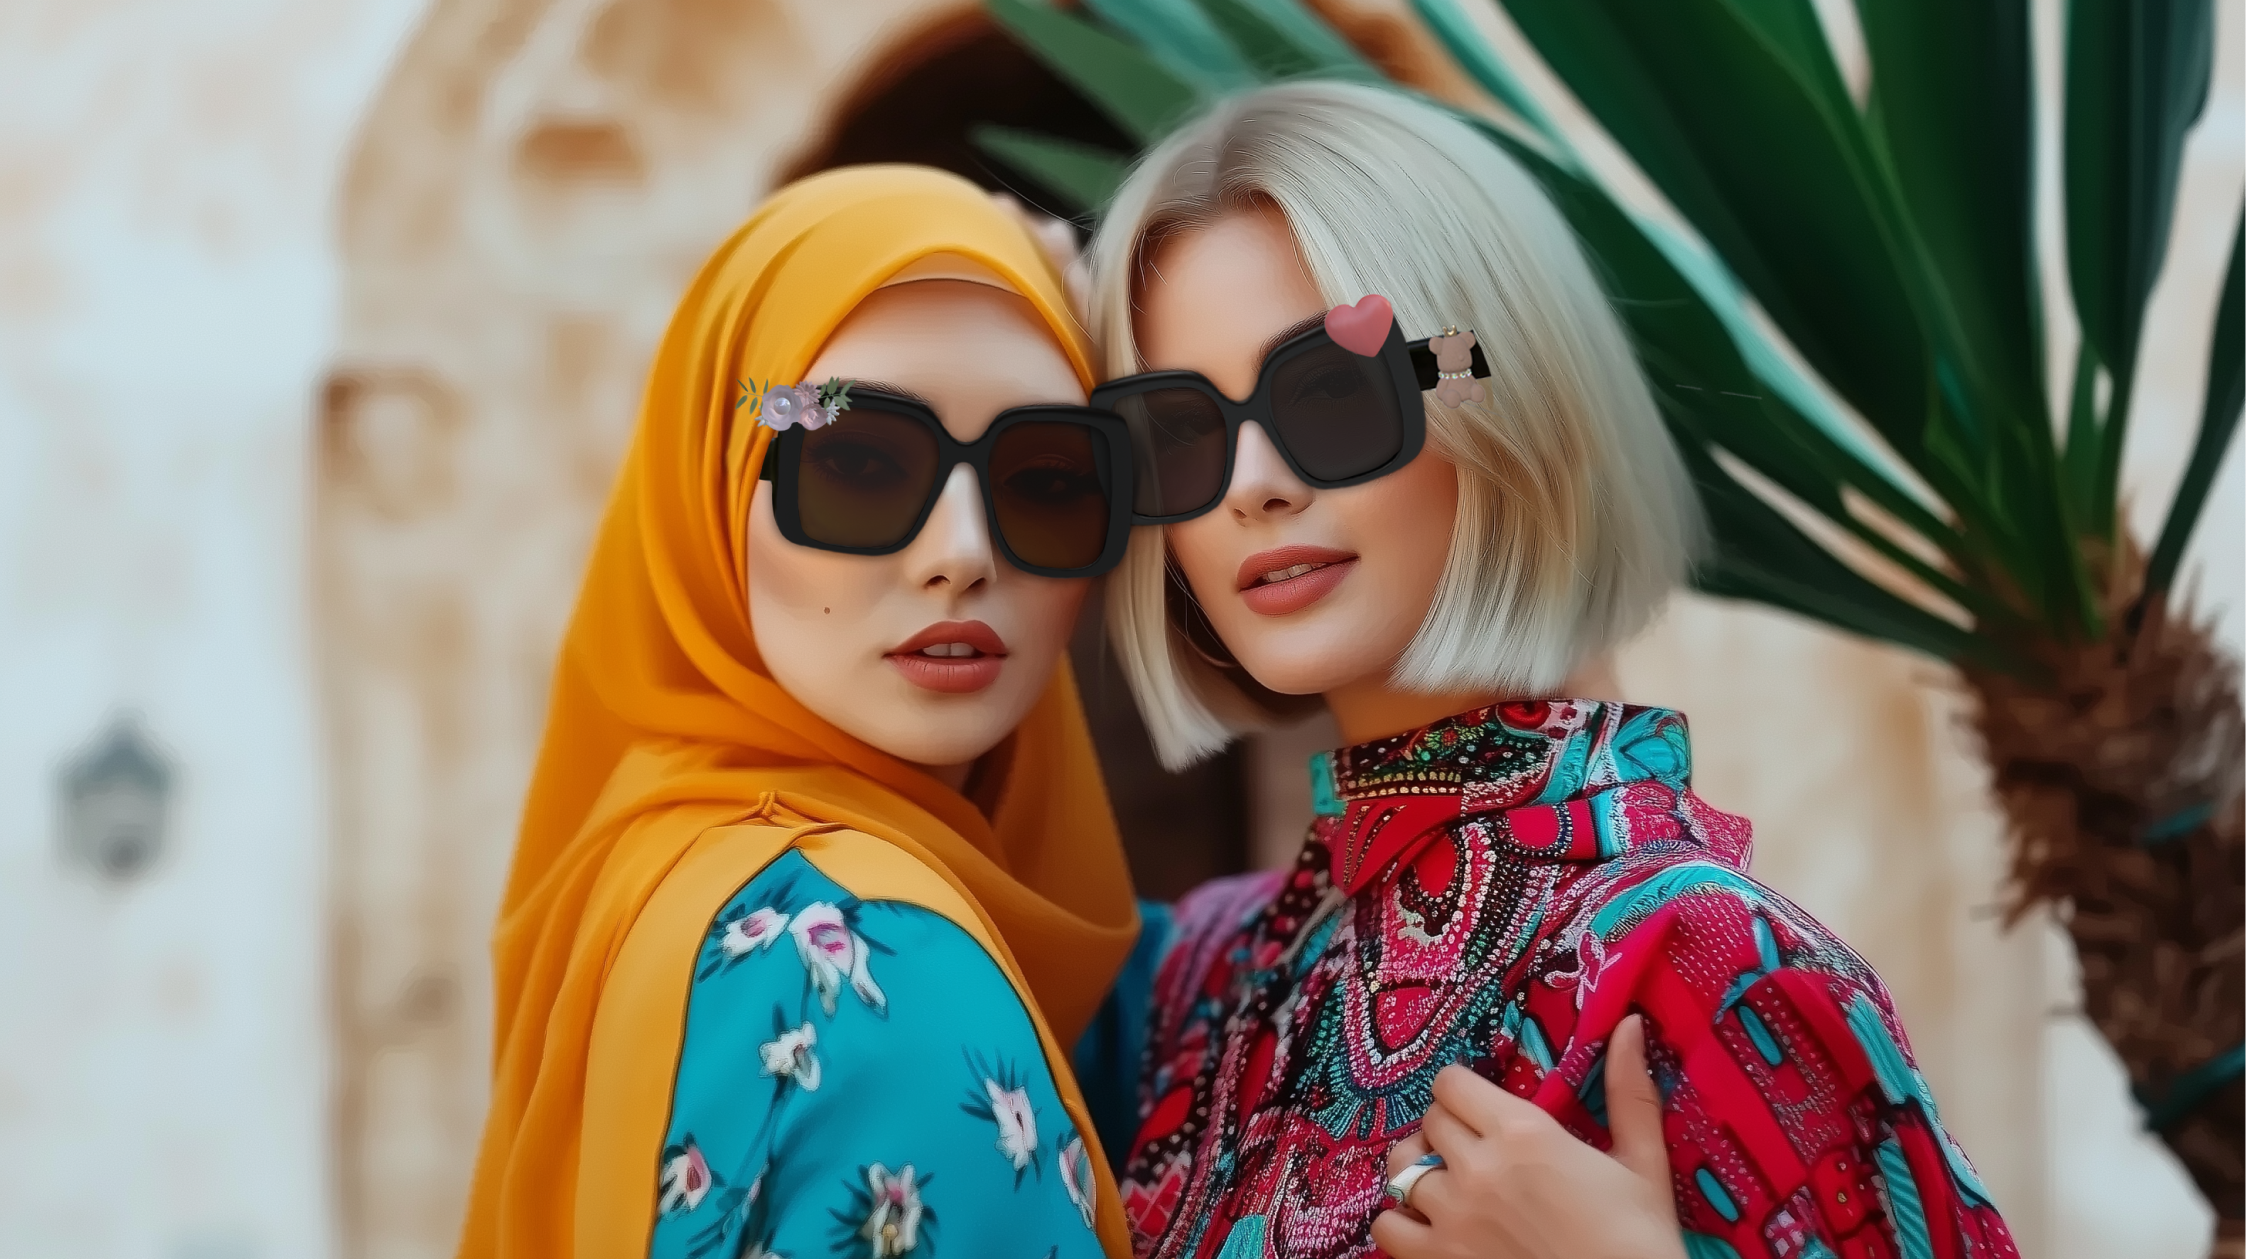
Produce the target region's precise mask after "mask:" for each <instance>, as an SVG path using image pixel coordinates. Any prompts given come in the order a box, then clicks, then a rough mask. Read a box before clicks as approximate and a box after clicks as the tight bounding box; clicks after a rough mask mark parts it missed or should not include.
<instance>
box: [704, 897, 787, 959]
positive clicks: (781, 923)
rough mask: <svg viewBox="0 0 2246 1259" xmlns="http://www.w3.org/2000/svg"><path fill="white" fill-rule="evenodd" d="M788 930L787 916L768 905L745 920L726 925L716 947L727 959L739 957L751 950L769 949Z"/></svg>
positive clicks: (737, 920)
mask: <svg viewBox="0 0 2246 1259" xmlns="http://www.w3.org/2000/svg"><path fill="white" fill-rule="evenodd" d="M787 929H788V916H787V915H786V914H783V913H781V912H780V911H779V910H777V909H774V908H772V907H771V906H770V905H767V906H765V907H764V908H762V909H760V910H758V911H756V912H755V913H753V914H750V915H749V916H748V917H746V918H741V919H736V920H735V921H733V922H730V923H727V924H726V927H725V934H723V935H721V936H719V937H718V941H717V945H718V947H719V948H721V949H723V950H725V955H726V956H727V957H740V956H741V955H743V954H745V953H747V952H749V951H750V950H752V949H769V948H771V947H772V945H773V944H774V943H775V942H776V941H778V940H779V938H780V936H781V934H782V933H784V932H785V931H786V930H787Z"/></svg>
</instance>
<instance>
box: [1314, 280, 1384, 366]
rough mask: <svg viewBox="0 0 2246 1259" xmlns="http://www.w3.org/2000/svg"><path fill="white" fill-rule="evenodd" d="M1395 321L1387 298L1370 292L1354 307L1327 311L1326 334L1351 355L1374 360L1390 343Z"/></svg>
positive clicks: (1335, 308)
mask: <svg viewBox="0 0 2246 1259" xmlns="http://www.w3.org/2000/svg"><path fill="white" fill-rule="evenodd" d="M1395 322H1396V312H1395V311H1394V310H1393V309H1391V308H1390V307H1389V305H1388V299H1387V298H1385V297H1382V296H1381V295H1380V294H1378V293H1368V294H1366V295H1365V297H1364V299H1363V300H1361V301H1359V302H1358V303H1357V304H1356V305H1354V306H1346V305H1344V306H1336V307H1334V308H1333V309H1332V310H1329V311H1327V312H1326V335H1327V336H1329V337H1332V338H1333V339H1334V344H1335V345H1338V346H1340V347H1341V348H1342V349H1345V350H1347V351H1349V352H1350V353H1351V354H1356V355H1360V356H1362V357H1364V358H1371V357H1372V356H1374V355H1375V354H1378V353H1380V347H1381V346H1383V345H1385V344H1387V343H1388V328H1389V325H1391V324H1393V323H1395Z"/></svg>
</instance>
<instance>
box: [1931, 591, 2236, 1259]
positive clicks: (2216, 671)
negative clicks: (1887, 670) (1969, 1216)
mask: <svg viewBox="0 0 2246 1259" xmlns="http://www.w3.org/2000/svg"><path fill="white" fill-rule="evenodd" d="M2121 567H2122V568H2123V569H2124V570H2125V571H2124V572H2123V573H2120V574H2117V576H2119V577H2121V580H2119V581H2116V582H2115V583H2114V584H2115V585H2116V586H2117V587H2120V588H2122V589H2124V590H2126V591H2128V592H2129V594H2130V597H2131V598H2132V599H2133V598H2134V594H2135V591H2136V590H2137V589H2139V588H2140V587H2139V582H2140V579H2141V575H2142V572H2143V565H2142V563H2141V562H2140V561H2139V560H2138V557H2137V556H2136V555H2135V554H2134V553H2133V548H2132V554H2130V555H2129V556H2128V557H2127V559H2126V560H2125V561H2124V563H2123V564H2122V565H2121ZM2114 602H2115V604H2116V606H2115V607H2114V608H2113V612H2114V613H2115V614H2116V617H2115V622H2116V623H2117V624H2118V623H2120V622H2121V621H2122V619H2123V614H2125V612H2126V607H2127V604H2126V602H2125V601H2122V600H2115V601H2114ZM2033 654H2034V656H2035V658H2036V659H2037V660H2038V661H2039V662H2040V663H2041V664H2042V665H2043V666H2044V667H2045V669H2047V670H2048V674H2047V676H2046V677H2044V678H2042V679H2039V680H2034V681H2030V680H2023V679H2020V678H2015V677H2011V676H2007V675H2002V674H1995V673H1988V672H1982V671H1973V670H1969V671H1968V672H1967V674H1966V680H1967V683H1968V685H1970V686H1971V687H1972V689H1973V690H1974V692H1975V693H1976V695H1977V697H1978V699H1979V711H1978V714H1977V716H1978V724H1979V728H1980V733H1981V736H1982V738H1983V739H1984V740H1985V742H1986V744H1987V749H1988V757H1989V764H1990V767H1991V769H1992V771H1993V773H1994V776H1995V787H1996V791H1997V795H1998V798H1999V799H2000V800H2002V801H2003V803H2004V807H2005V811H2006V813H2007V814H2008V816H2009V820H2010V823H2011V829H2012V832H2013V840H2014V844H2013V849H2012V871H2011V878H2012V885H2013V891H2014V894H2015V899H2014V901H2013V907H2012V917H2013V918H2014V920H2017V919H2018V918H2019V916H2020V915H2022V914H2024V913H2026V912H2027V911H2028V910H2029V909H2030V908H2031V907H2033V906H2035V905H2038V904H2046V905H2049V906H2051V907H2052V909H2053V911H2054V912H2055V913H2056V915H2057V917H2058V920H2059V922H2060V923H2061V924H2062V925H2063V926H2064V927H2065V928H2066V930H2067V934H2068V935H2069V936H2071V937H2072V938H2073V941H2074V948H2075V955H2076V957H2077V958H2079V959H2080V961H2081V965H2082V1006H2083V1013H2084V1014H2086V1015H2088V1016H2089V1019H2090V1021H2091V1023H2092V1024H2093V1025H2095V1026H2096V1027H2097V1029H2098V1031H2099V1032H2100V1033H2102V1034H2103V1035H2104V1036H2105V1038H2106V1041H2107V1043H2109V1044H2111V1045H2112V1046H2113V1049H2114V1052H2115V1054H2116V1055H2118V1056H2119V1057H2120V1059H2121V1062H2122V1064H2123V1066H2124V1067H2126V1068H2127V1070H2128V1072H2129V1081H2130V1085H2131V1087H2132V1089H2133V1091H2134V1092H2135V1094H2136V1097H2137V1100H2138V1103H2139V1105H2140V1106H2141V1107H2142V1108H2143V1111H2144V1114H2145V1117H2146V1123H2147V1126H2148V1127H2151V1128H2152V1129H2153V1130H2154V1131H2155V1132H2157V1133H2158V1134H2159V1136H2160V1138H2161V1140H2162V1141H2164V1142H2165V1143H2166V1144H2167V1146H2168V1148H2169V1149H2170V1150H2171V1151H2173V1152H2174V1153H2175V1155H2176V1157H2177V1159H2178V1160H2179V1161H2181V1162H2182V1163H2183V1165H2184V1168H2185V1170H2186V1171H2188V1172H2189V1173H2190V1175H2191V1178H2192V1180H2193V1182H2194V1183H2195V1184H2197V1185H2198V1187H2199V1191H2200V1193H2201V1194H2202V1195H2204V1196H2205V1197H2206V1199H2207V1202H2208V1203H2209V1205H2211V1206H2212V1207H2213V1208H2214V1210H2215V1214H2216V1217H2217V1221H2218V1224H2217V1232H2216V1247H2215V1253H2216V1254H2217V1255H2232V1256H2235V1255H2238V1254H2240V1253H2241V1249H2240V1243H2241V1240H2242V1239H2246V1201H2242V1199H2246V1159H2242V1157H2241V1150H2240V1137H2241V1128H2242V1100H2246V1093H2242V1090H2241V1087H2240V1080H2239V1052H2240V1050H2239V1045H2240V1041H2241V1036H2242V1034H2246V948H2242V945H2246V936H2242V931H2241V917H2242V909H2246V892H2242V880H2246V866H2242V863H2241V854H2242V852H2246V847H2242V844H2241V840H2242V830H2246V812H2242V800H2241V795H2240V786H2241V776H2242V767H2246V717H2242V714H2241V711H2240V706H2239V699H2240V694H2239V665H2238V662H2237V661H2236V660H2233V659H2231V658H2230V657H2229V656H2228V655H2227V654H2226V653H2225V652H2224V651H2223V650H2222V649H2221V648H2220V647H2218V646H2217V645H2216V643H2215V642H2214V640H2213V638H2212V637H2211V636H2210V633H2209V628H2208V626H2207V625H2206V624H2204V623H2201V622H2194V621H2193V620H2191V619H2190V618H2189V617H2187V616H2184V615H2176V616H2170V615H2169V613H2168V609H2167V608H2166V607H2165V606H2164V605H2162V604H2160V603H2157V602H2156V603H2154V604H2152V605H2151V606H2149V607H2148V608H2147V609H2146V610H2145V614H2144V617H2143V623H2142V625H2141V627H2140V628H2139V630H2138V632H2137V633H2136V634H2134V635H2129V634H2126V633H2123V632H2120V631H2119V630H2117V631H2116V632H2115V633H2114V634H2113V635H2111V636H2110V637H2109V640H2108V641H2106V642H2103V643H2095V644H2074V645H2051V644H2045V645H2043V646H2042V647H2040V648H2039V649H2037V650H2036V651H2034V653H2033Z"/></svg>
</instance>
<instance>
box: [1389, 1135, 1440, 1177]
mask: <svg viewBox="0 0 2246 1259" xmlns="http://www.w3.org/2000/svg"><path fill="white" fill-rule="evenodd" d="M1433 1149H1434V1147H1433V1146H1431V1145H1429V1144H1427V1136H1426V1134H1425V1133H1420V1132H1414V1133H1413V1134H1411V1135H1410V1136H1408V1137H1405V1138H1404V1139H1403V1140H1401V1141H1398V1142H1397V1143H1396V1148H1395V1149H1392V1150H1390V1151H1389V1152H1388V1178H1389V1179H1390V1180H1394V1179H1395V1178H1396V1173H1398V1172H1400V1171H1403V1170H1404V1169H1405V1168H1407V1167H1410V1166H1411V1165H1412V1164H1414V1163H1416V1162H1418V1161H1419V1159H1420V1156H1421V1155H1423V1154H1426V1153H1428V1152H1430V1151H1431V1150H1433Z"/></svg>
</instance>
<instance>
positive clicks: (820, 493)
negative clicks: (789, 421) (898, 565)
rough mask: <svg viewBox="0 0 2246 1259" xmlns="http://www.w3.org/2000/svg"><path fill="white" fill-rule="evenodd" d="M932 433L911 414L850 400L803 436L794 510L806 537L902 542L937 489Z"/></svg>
mask: <svg viewBox="0 0 2246 1259" xmlns="http://www.w3.org/2000/svg"><path fill="white" fill-rule="evenodd" d="M936 454H937V452H936V435H935V434H934V433H933V432H931V431H929V428H928V426H927V425H926V424H924V423H922V422H921V420H920V419H919V418H918V417H916V416H911V415H900V414H897V413H895V412H892V411H882V410H879V409H877V408H874V407H871V406H864V405H861V406H855V407H852V408H850V409H849V410H847V411H845V412H843V413H842V416H841V418H840V419H838V420H836V421H835V422H834V423H832V424H829V425H827V426H826V427H825V428H821V429H816V430H813V431H811V432H808V433H805V434H804V435H803V453H802V456H801V461H800V462H799V463H798V464H797V468H796V515H797V518H798V520H799V522H800V523H801V525H802V527H803V532H804V534H805V536H807V537H809V538H810V539H811V540H812V541H813V542H817V543H822V544H824V545H827V546H842V547H889V546H896V545H897V544H899V543H901V542H903V541H905V539H906V536H907V535H908V534H910V533H911V532H912V527H913V523H914V522H915V521H917V520H919V519H920V509H921V508H923V507H925V506H927V505H928V500H929V498H930V497H931V496H932V495H933V494H934V492H935V488H936Z"/></svg>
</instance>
